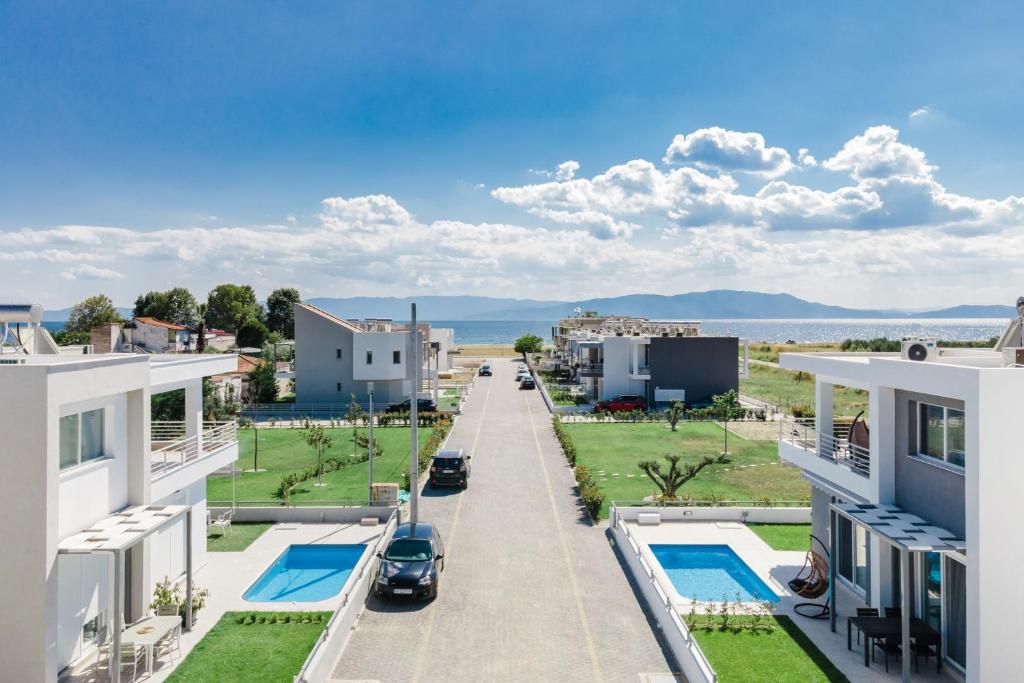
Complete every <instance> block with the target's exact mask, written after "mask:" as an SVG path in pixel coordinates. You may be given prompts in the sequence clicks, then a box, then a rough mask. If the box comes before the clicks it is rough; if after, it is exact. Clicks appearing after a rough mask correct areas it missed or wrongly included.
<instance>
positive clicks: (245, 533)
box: [206, 522, 274, 553]
mask: <svg viewBox="0 0 1024 683" xmlns="http://www.w3.org/2000/svg"><path fill="white" fill-rule="evenodd" d="M272 526H274V525H273V524H270V523H267V522H236V523H234V524H232V525H231V530H230V531H228V533H226V534H221V533H220V532H219V531H218V532H216V533H213V534H208V535H207V536H206V549H207V550H209V551H210V552H220V553H237V552H241V551H243V550H245V549H246V548H248V547H249V546H250V545H252V542H253V541H255V540H256V539H257V538H259V537H260V536H262V535H263V532H264V531H266V530H267V529H269V528H270V527H272Z"/></svg>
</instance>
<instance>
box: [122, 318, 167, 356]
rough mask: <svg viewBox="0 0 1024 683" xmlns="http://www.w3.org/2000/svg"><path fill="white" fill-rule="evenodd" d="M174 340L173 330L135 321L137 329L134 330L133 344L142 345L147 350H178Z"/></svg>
mask: <svg viewBox="0 0 1024 683" xmlns="http://www.w3.org/2000/svg"><path fill="white" fill-rule="evenodd" d="M173 340H174V331H173V330H169V329H167V328H166V327H160V326H158V325H147V324H145V323H140V322H138V321H135V329H134V330H132V344H135V345H137V346H141V347H142V348H144V349H146V350H147V351H154V352H156V353H163V352H169V351H175V350H176V344H175V342H174V341H173Z"/></svg>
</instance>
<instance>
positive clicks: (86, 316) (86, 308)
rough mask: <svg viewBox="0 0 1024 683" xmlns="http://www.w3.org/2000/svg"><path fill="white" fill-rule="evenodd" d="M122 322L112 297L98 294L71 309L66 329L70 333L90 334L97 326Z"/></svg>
mask: <svg viewBox="0 0 1024 683" xmlns="http://www.w3.org/2000/svg"><path fill="white" fill-rule="evenodd" d="M121 320H122V318H121V314H120V313H118V312H117V309H116V308H114V302H112V301H111V300H110V297H108V296H107V295H106V294H97V295H96V296H90V297H89V298H88V299H85V300H84V301H80V302H78V303H77V304H75V305H74V306H72V307H71V313H70V314H69V315H68V322H67V324H66V325H65V326H64V329H66V330H67V331H68V332H89V330H91V329H92V328H94V327H96V326H97V325H104V324H106V323H118V322H121Z"/></svg>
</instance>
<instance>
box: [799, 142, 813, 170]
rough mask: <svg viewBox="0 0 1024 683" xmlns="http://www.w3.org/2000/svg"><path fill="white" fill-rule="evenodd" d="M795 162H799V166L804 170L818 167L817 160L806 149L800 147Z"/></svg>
mask: <svg viewBox="0 0 1024 683" xmlns="http://www.w3.org/2000/svg"><path fill="white" fill-rule="evenodd" d="M796 158H797V161H799V162H800V165H801V166H804V167H806V168H813V167H815V166H817V165H818V160H817V159H816V158H815V157H814V155H813V154H811V153H810V151H809V150H808V149H807V148H806V147H801V148H800V149H799V150H797V153H796Z"/></svg>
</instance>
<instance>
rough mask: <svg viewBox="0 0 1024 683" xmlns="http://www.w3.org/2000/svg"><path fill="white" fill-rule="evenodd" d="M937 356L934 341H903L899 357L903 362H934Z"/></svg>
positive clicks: (921, 339)
mask: <svg viewBox="0 0 1024 683" xmlns="http://www.w3.org/2000/svg"><path fill="white" fill-rule="evenodd" d="M938 354H939V349H938V342H937V341H936V340H935V339H923V338H920V339H904V340H903V347H902V349H901V353H900V357H901V358H903V360H917V361H925V360H934V359H935V358H936V357H937V356H938Z"/></svg>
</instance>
